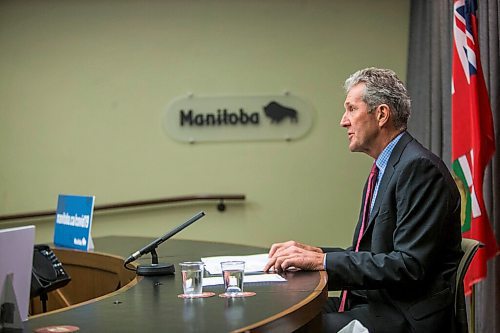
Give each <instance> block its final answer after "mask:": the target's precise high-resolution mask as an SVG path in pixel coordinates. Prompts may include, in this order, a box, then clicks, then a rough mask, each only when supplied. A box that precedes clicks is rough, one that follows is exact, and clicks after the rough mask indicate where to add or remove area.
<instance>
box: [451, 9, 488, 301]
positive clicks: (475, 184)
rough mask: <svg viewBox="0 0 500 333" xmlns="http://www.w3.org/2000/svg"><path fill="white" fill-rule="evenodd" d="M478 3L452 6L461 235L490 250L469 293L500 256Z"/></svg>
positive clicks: (480, 259)
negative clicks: (487, 185) (489, 193)
mask: <svg viewBox="0 0 500 333" xmlns="http://www.w3.org/2000/svg"><path fill="white" fill-rule="evenodd" d="M476 11H477V2H476V0H455V1H454V5H453V41H454V42H453V44H454V47H453V63H452V99H451V101H452V106H451V110H452V152H451V155H452V156H451V157H452V162H453V165H452V167H453V171H454V173H455V176H456V181H457V185H458V187H459V188H460V189H461V191H460V192H461V194H462V236H463V237H466V238H473V239H477V240H479V241H481V242H482V243H483V244H484V245H485V247H484V248H482V249H480V250H479V252H478V253H477V254H476V256H475V257H474V260H473V261H472V263H471V266H470V267H469V270H468V272H467V275H466V276H465V283H464V288H465V293H466V294H469V293H470V291H471V288H472V285H473V284H474V283H476V282H478V281H480V280H482V279H484V278H485V277H486V262H487V260H488V259H490V258H492V257H494V256H495V255H496V254H497V252H498V246H497V243H496V239H495V236H494V234H493V230H492V229H491V225H490V222H489V220H488V215H487V213H486V207H485V205H484V200H483V176H484V169H485V168H486V166H487V165H488V163H489V161H490V160H491V157H492V156H493V153H494V152H495V139H494V132H493V118H492V114H491V108H490V103H489V97H488V91H487V90H486V84H485V82H484V77H483V71H482V68H481V61H480V56H479V45H478V43H479V39H478V34H477V16H476Z"/></svg>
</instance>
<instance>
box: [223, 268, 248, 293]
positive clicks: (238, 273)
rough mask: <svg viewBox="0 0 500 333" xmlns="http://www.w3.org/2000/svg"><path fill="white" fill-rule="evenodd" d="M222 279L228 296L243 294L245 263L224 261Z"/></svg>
mask: <svg viewBox="0 0 500 333" xmlns="http://www.w3.org/2000/svg"><path fill="white" fill-rule="evenodd" d="M220 265H221V268H222V278H223V279H224V290H225V294H226V295H227V296H237V295H238V294H240V293H242V292H243V279H244V276H245V262H244V261H223V262H221V263H220Z"/></svg>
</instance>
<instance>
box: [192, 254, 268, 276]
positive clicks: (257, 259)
mask: <svg viewBox="0 0 500 333" xmlns="http://www.w3.org/2000/svg"><path fill="white" fill-rule="evenodd" d="M234 260H238V261H239V260H241V261H244V262H245V273H258V272H263V271H264V266H266V264H267V262H268V261H269V257H268V254H267V253H262V254H252V255H248V256H221V257H208V258H201V261H203V263H204V264H205V270H207V271H208V272H209V273H210V274H222V269H221V268H220V263H221V262H222V261H234Z"/></svg>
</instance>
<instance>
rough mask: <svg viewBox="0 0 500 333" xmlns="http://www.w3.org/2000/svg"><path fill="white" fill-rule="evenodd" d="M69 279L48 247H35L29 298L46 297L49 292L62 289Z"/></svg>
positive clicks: (42, 245)
mask: <svg viewBox="0 0 500 333" xmlns="http://www.w3.org/2000/svg"><path fill="white" fill-rule="evenodd" d="M69 281H71V277H70V276H69V275H68V273H66V271H65V270H64V268H63V266H62V264H61V262H60V261H59V259H57V257H56V255H55V254H54V252H52V250H51V249H50V247H49V246H48V245H45V244H39V245H35V248H34V251H33V273H32V274H31V292H30V296H31V297H32V298H33V297H37V296H41V295H42V296H44V297H47V293H48V292H49V291H52V290H55V289H58V288H61V287H64V286H65V285H67V284H68V283H69Z"/></svg>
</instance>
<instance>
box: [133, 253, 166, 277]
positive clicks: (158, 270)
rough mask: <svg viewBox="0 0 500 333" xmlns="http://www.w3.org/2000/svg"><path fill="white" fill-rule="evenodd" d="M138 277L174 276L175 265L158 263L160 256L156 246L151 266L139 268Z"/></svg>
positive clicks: (152, 254)
mask: <svg viewBox="0 0 500 333" xmlns="http://www.w3.org/2000/svg"><path fill="white" fill-rule="evenodd" d="M136 273H137V275H142V276H153V275H173V274H174V273H175V267H174V264H167V263H161V264H160V263H158V254H157V253H156V246H155V247H154V248H152V249H151V265H139V266H137V271H136Z"/></svg>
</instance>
